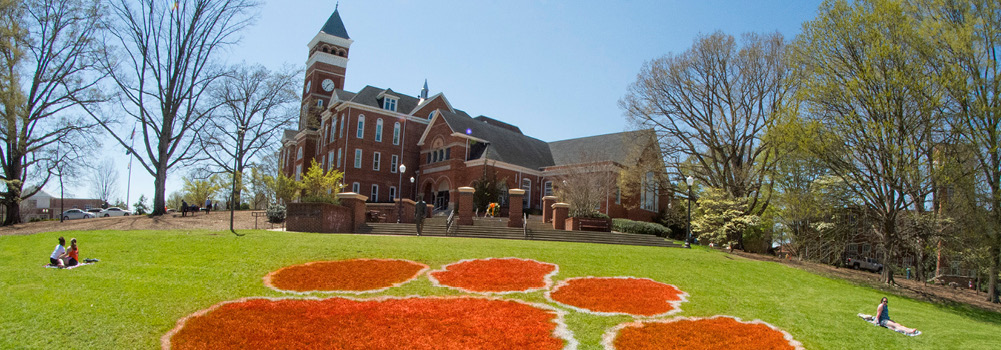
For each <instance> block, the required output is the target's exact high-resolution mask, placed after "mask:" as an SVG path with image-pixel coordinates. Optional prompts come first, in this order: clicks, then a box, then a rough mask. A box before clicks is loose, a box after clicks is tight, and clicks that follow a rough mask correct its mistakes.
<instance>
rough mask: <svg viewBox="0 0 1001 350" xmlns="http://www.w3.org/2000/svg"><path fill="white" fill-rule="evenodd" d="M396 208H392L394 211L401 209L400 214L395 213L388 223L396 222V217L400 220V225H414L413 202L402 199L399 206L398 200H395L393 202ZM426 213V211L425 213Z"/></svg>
mask: <svg viewBox="0 0 1001 350" xmlns="http://www.w3.org/2000/svg"><path fill="white" fill-rule="evenodd" d="M393 203H394V204H396V206H394V207H393V210H394V211H395V210H396V209H397V208H403V209H402V212H399V213H396V215H394V217H393V219H392V220H391V221H390V222H396V219H397V217H399V219H400V223H407V224H412V223H414V204H415V203H414V201H412V200H409V199H407V198H404V199H403V205H400V199H399V198H397V199H396V200H394V201H393ZM425 212H426V211H425Z"/></svg>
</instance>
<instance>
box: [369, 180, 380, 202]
mask: <svg viewBox="0 0 1001 350" xmlns="http://www.w3.org/2000/svg"><path fill="white" fill-rule="evenodd" d="M370 194H371V196H369V197H368V200H369V201H370V202H378V201H379V185H377V184H372V193H370Z"/></svg>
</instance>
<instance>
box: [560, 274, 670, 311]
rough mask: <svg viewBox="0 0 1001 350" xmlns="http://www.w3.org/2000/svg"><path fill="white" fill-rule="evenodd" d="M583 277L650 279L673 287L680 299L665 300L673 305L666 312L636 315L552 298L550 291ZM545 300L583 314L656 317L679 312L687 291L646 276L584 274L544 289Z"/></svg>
mask: <svg viewBox="0 0 1001 350" xmlns="http://www.w3.org/2000/svg"><path fill="white" fill-rule="evenodd" d="M583 279H624V280H625V279H635V280H648V281H651V282H655V283H660V284H664V285H668V286H671V287H674V289H676V290H677V291H678V293H679V294H678V297H679V298H680V299H678V300H665V302H666V303H668V304H671V306H672V307H673V309H672V310H671V311H668V312H665V313H660V314H656V315H637V314H631V313H627V312H604V311H594V310H588V309H585V308H582V307H578V306H573V305H568V304H564V303H561V302H559V301H556V299H553V297H552V293H553V292H556V291H557V290H559V289H560V287H563V286H566V285H569V284H570V283H569V282H570V281H573V280H583ZM546 300H549V301H550V302H552V303H555V304H557V305H560V306H563V307H566V308H569V309H572V310H574V311H577V312H582V313H585V314H591V315H598V316H618V315H625V316H633V317H636V318H656V317H664V316H670V315H673V314H676V313H679V312H681V303H684V302H688V293H686V292H685V291H683V290H681V288H678V286H676V285H673V284H668V283H664V282H660V281H656V280H654V279H651V278H646V277H632V276H616V277H595V276H584V277H571V278H567V279H565V280H562V281H560V282H559V283H557V284H556V286H555V287H553V289H552V290H549V291H546Z"/></svg>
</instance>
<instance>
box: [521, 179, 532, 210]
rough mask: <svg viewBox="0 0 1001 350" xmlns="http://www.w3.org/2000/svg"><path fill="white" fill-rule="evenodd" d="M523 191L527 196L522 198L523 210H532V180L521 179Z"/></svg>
mask: <svg viewBox="0 0 1001 350" xmlns="http://www.w3.org/2000/svg"><path fill="white" fill-rule="evenodd" d="M526 184H528V185H526ZM521 189H523V190H525V196H524V197H522V198H521V201H522V204H523V206H522V208H524V209H532V200H531V199H532V179H529V178H524V177H523V178H521Z"/></svg>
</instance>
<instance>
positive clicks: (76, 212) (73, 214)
mask: <svg viewBox="0 0 1001 350" xmlns="http://www.w3.org/2000/svg"><path fill="white" fill-rule="evenodd" d="M92 218H94V214H93V213H88V212H85V211H83V210H80V209H70V210H67V211H64V212H63V220H74V219H92Z"/></svg>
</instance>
